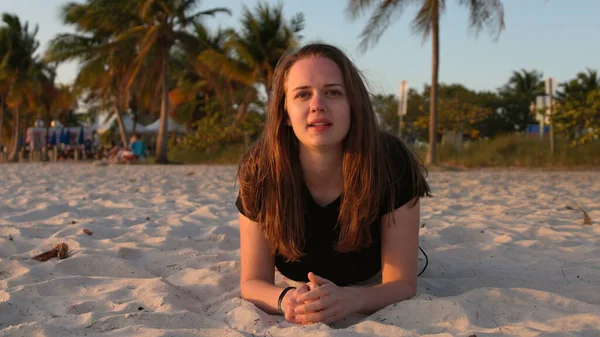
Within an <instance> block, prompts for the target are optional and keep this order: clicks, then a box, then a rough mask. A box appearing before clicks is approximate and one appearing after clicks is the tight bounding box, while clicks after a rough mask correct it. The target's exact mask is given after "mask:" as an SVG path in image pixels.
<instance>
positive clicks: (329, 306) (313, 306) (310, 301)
mask: <svg viewBox="0 0 600 337" xmlns="http://www.w3.org/2000/svg"><path fill="white" fill-rule="evenodd" d="M308 279H309V281H310V282H309V284H313V286H311V287H309V288H310V290H309V291H307V292H304V293H303V294H301V295H300V296H298V297H297V299H296V302H298V303H300V304H299V305H297V306H296V307H295V313H296V315H295V320H296V321H297V322H301V323H302V324H307V323H317V322H322V323H327V324H328V323H332V322H335V321H337V320H339V319H342V318H344V317H346V316H347V315H349V314H351V313H354V312H357V311H359V310H360V308H361V306H362V299H361V298H359V297H358V294H357V293H356V292H355V291H353V290H352V288H344V287H338V286H337V285H335V284H334V283H333V282H331V281H329V280H327V279H324V278H322V277H320V276H317V275H315V274H313V273H312V272H311V273H308Z"/></svg>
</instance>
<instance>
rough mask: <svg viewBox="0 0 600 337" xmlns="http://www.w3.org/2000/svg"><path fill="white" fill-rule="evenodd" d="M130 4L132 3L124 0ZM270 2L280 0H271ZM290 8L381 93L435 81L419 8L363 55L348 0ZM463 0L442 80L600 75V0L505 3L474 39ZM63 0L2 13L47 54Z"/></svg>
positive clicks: (301, 2)
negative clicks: (14, 18) (495, 29)
mask: <svg viewBox="0 0 600 337" xmlns="http://www.w3.org/2000/svg"><path fill="white" fill-rule="evenodd" d="M124 1H126V0H124ZM258 2H259V0H246V1H241V0H200V1H198V3H199V7H198V9H199V10H202V9H209V8H214V7H228V8H229V9H231V11H232V15H231V16H228V15H226V14H221V15H217V16H216V17H212V18H210V17H209V18H207V19H205V23H206V24H207V25H208V26H209V27H211V28H213V29H216V28H217V27H222V28H228V27H233V28H236V27H237V26H238V23H239V21H240V17H241V13H242V8H243V6H246V7H248V8H250V9H252V8H254V7H255V5H256V4H257V3H258ZM267 2H269V3H271V4H276V3H278V1H277V0H268V1H267ZM281 2H282V3H283V11H284V14H285V16H286V17H287V18H288V19H289V18H291V17H292V15H294V14H295V13H298V12H302V13H304V17H305V29H304V30H303V31H302V35H303V36H304V37H303V39H302V41H301V42H302V43H307V42H312V41H322V42H326V43H330V44H333V45H336V46H338V47H340V48H341V49H342V50H343V51H345V52H346V53H347V54H348V55H349V56H350V58H351V59H352V60H353V61H354V63H355V64H356V65H357V66H358V68H359V69H360V70H361V71H362V72H363V75H364V76H365V77H366V79H367V81H368V83H369V86H370V89H371V91H372V92H373V93H375V94H378V93H381V94H396V93H397V92H398V89H399V86H400V81H402V80H407V81H408V85H409V87H412V88H416V89H418V90H421V89H422V88H423V86H424V85H425V84H426V83H429V81H430V80H431V41H430V40H427V41H425V42H424V43H423V40H422V37H421V36H420V35H415V34H413V32H412V30H411V20H412V18H413V17H414V15H415V14H416V11H417V7H408V8H407V9H406V10H405V12H404V13H403V14H402V15H401V16H400V17H398V18H397V19H396V20H395V21H394V22H393V23H392V24H391V25H390V26H389V27H388V29H387V30H386V32H385V33H384V34H383V36H382V37H381V39H380V40H379V42H378V43H377V45H376V46H375V47H373V48H371V49H369V50H368V51H366V52H364V53H361V52H359V50H358V48H357V47H358V45H359V35H360V32H361V30H362V28H363V27H364V25H365V23H366V21H367V18H368V14H366V15H363V16H362V17H360V18H358V19H357V20H351V19H350V18H349V17H348V16H347V14H346V13H345V8H346V5H347V3H348V1H347V0H287V1H281ZM458 2H459V1H458V0H447V7H446V11H445V13H444V14H443V17H442V20H441V23H440V75H439V81H440V82H441V83H461V84H463V85H465V86H466V87H468V88H470V89H473V90H478V91H480V90H489V91H495V90H497V89H498V88H500V87H501V86H502V85H504V84H505V83H506V82H507V81H508V78H509V77H510V76H511V74H512V72H513V71H515V70H520V69H527V70H533V69H536V70H538V71H541V72H542V73H543V74H544V77H554V78H556V80H557V82H562V81H566V80H569V79H571V78H574V77H575V75H576V74H577V73H578V72H580V71H584V70H585V69H586V68H587V67H589V68H592V69H595V70H600V43H599V35H600V20H598V18H597V16H598V13H600V0H504V1H503V3H504V11H505V17H504V18H505V24H506V28H505V30H504V31H503V32H502V33H501V35H500V36H499V38H498V39H497V40H495V39H494V38H493V37H491V36H490V35H489V34H488V33H487V32H486V31H483V32H481V33H480V34H479V36H477V37H476V36H474V34H472V32H470V31H469V28H468V22H469V17H468V10H467V8H466V7H463V6H459V5H458ZM66 3H68V1H62V0H0V12H9V13H15V14H17V15H18V16H19V17H20V19H21V21H28V22H29V23H30V25H35V24H37V25H39V32H38V35H37V36H38V39H39V40H40V43H41V46H40V52H43V51H44V50H45V48H46V45H47V43H48V41H49V40H51V39H52V38H53V37H54V36H56V35H57V34H59V33H65V32H72V31H73V30H72V28H71V27H68V26H65V25H63V24H62V22H61V20H60V16H59V13H60V8H61V7H62V6H63V5H64V4H66ZM77 69H78V66H77V63H76V62H70V63H67V64H63V65H61V66H60V67H59V68H58V75H57V81H58V82H61V83H71V82H72V81H73V80H74V78H75V76H76V74H77Z"/></svg>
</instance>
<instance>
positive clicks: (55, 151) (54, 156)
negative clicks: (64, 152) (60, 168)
mask: <svg viewBox="0 0 600 337" xmlns="http://www.w3.org/2000/svg"><path fill="white" fill-rule="evenodd" d="M52 161H58V148H57V147H56V146H54V147H53V148H52Z"/></svg>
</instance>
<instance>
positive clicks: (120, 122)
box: [113, 103, 129, 148]
mask: <svg viewBox="0 0 600 337" xmlns="http://www.w3.org/2000/svg"><path fill="white" fill-rule="evenodd" d="M113 108H114V110H115V116H116V118H117V125H118V126H119V133H120V134H121V142H123V147H125V148H127V147H129V144H127V130H125V125H123V119H122V118H121V113H120V112H119V107H118V106H117V104H116V103H115V105H114V107H113Z"/></svg>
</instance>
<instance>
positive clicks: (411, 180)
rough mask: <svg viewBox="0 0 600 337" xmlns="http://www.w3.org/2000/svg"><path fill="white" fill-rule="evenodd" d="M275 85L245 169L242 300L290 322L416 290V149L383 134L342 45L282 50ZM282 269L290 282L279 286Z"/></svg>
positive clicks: (368, 306) (241, 174)
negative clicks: (276, 272) (278, 274)
mask: <svg viewBox="0 0 600 337" xmlns="http://www.w3.org/2000/svg"><path fill="white" fill-rule="evenodd" d="M271 85H272V92H271V95H270V100H269V105H268V109H267V113H266V116H267V120H266V123H265V128H264V131H263V133H262V135H261V136H260V138H259V140H258V141H257V142H256V143H255V144H254V145H253V146H252V147H251V148H250V149H249V150H248V152H247V153H246V155H245V156H244V157H243V158H242V160H241V162H240V164H239V167H238V179H239V182H240V194H239V197H238V199H237V201H236V206H237V208H238V210H239V212H240V214H239V219H240V244H241V251H240V259H241V278H240V290H241V295H242V297H243V298H244V299H246V300H249V301H251V302H253V303H254V304H255V305H256V306H258V307H259V308H261V309H262V310H264V311H266V312H268V313H278V312H279V313H281V314H282V315H284V317H285V319H286V320H287V321H290V322H294V323H315V322H324V323H331V322H334V321H337V320H340V319H342V318H344V317H346V316H347V315H349V314H352V313H355V312H359V313H369V314H370V313H373V312H375V311H377V310H380V309H382V308H384V307H386V306H388V305H390V304H392V303H396V302H400V301H403V300H407V299H409V298H411V297H412V296H414V295H415V293H416V289H417V268H418V241H419V215H420V205H419V199H420V198H421V197H424V196H427V195H430V189H429V186H428V184H427V182H426V180H425V169H424V167H423V164H422V163H421V161H420V159H419V158H418V156H417V155H416V154H415V153H414V152H413V151H411V150H410V149H409V148H408V147H407V146H406V145H405V144H404V142H403V141H402V140H400V139H398V138H397V137H395V136H393V135H390V134H387V133H384V132H383V131H381V130H380V129H379V127H378V126H377V119H376V116H375V113H374V111H373V105H372V102H371V100H370V98H369V97H370V96H369V93H368V91H367V89H366V86H365V83H364V82H363V80H362V77H361V74H360V72H359V70H358V69H357V68H356V66H355V65H354V64H353V63H352V61H350V60H349V59H348V57H347V56H346V55H345V54H344V53H343V52H342V51H340V50H339V49H338V48H336V47H333V46H330V45H325V44H309V45H306V46H304V47H303V48H301V49H299V50H298V51H295V52H293V53H290V54H287V55H286V56H284V57H283V58H282V59H281V60H280V61H279V63H278V65H277V67H276V69H275V72H274V76H273V83H271ZM275 268H277V269H278V270H279V272H281V274H282V275H283V276H285V277H286V278H287V279H288V280H290V281H289V283H291V284H293V285H295V287H293V286H290V287H286V288H280V287H278V286H276V285H275V284H274V269H275ZM365 282H366V283H369V285H368V286H366V285H365ZM356 285H363V286H362V287H357V286H356Z"/></svg>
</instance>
